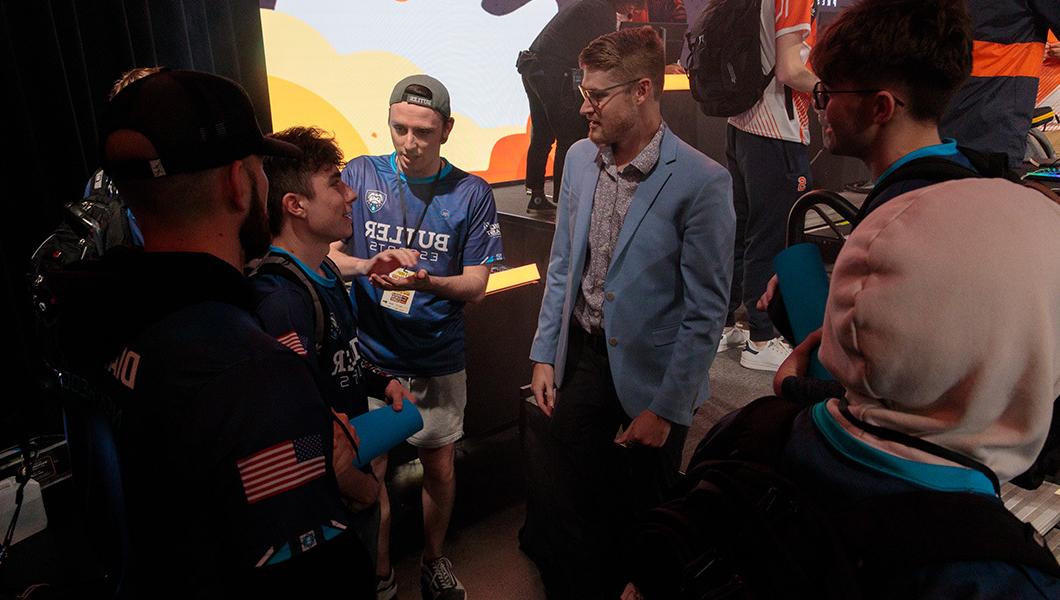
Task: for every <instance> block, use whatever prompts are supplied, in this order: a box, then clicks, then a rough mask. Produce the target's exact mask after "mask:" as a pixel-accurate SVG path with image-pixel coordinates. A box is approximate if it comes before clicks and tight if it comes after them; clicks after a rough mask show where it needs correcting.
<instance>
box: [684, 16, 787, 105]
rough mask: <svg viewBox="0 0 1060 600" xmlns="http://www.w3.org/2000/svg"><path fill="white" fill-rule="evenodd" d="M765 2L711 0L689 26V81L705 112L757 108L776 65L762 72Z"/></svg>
mask: <svg viewBox="0 0 1060 600" xmlns="http://www.w3.org/2000/svg"><path fill="white" fill-rule="evenodd" d="M761 11H762V2H761V0H711V2H710V4H708V5H707V7H706V8H705V9H703V12H702V13H700V15H699V17H698V18H697V19H696V21H695V23H693V25H692V27H690V28H689V30H688V33H687V34H685V36H686V37H687V39H688V83H689V88H690V89H691V91H692V97H693V98H695V100H696V102H698V103H699V108H700V110H702V111H703V114H705V115H707V116H710V117H731V116H733V115H738V114H740V113H742V112H744V111H745V110H747V109H749V108H751V107H752V106H754V104H755V102H758V100H759V99H761V98H762V92H763V91H764V90H765V89H766V86H767V85H769V82H770V81H772V80H773V75H774V72H775V71H776V68H775V67H774V68H773V69H770V71H769V72H768V73H766V74H764V75H763V74H762V43H761V38H760V34H759V30H760V29H761V27H762V25H761V18H762V17H761Z"/></svg>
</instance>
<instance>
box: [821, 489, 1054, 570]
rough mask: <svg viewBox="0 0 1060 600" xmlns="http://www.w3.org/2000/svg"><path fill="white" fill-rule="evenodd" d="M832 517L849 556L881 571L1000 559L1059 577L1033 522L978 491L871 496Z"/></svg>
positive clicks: (1050, 555) (1049, 553)
mask: <svg viewBox="0 0 1060 600" xmlns="http://www.w3.org/2000/svg"><path fill="white" fill-rule="evenodd" d="M832 517H833V518H834V519H836V524H837V528H836V529H837V531H839V532H841V535H842V536H843V538H844V539H845V541H846V543H847V544H848V547H849V548H851V550H852V551H853V552H854V553H855V554H856V555H855V556H854V557H852V558H853V559H854V560H855V561H856V560H859V559H860V560H863V561H864V564H865V566H866V567H867V568H869V569H870V570H872V571H877V572H879V573H881V574H883V576H887V575H888V574H893V573H894V572H895V570H901V569H902V568H910V567H917V566H923V565H928V564H933V563H944V562H958V561H1002V562H1006V563H1010V564H1014V565H1024V566H1028V567H1033V568H1035V569H1038V570H1039V571H1041V572H1043V573H1046V574H1048V575H1051V576H1053V577H1060V565H1057V562H1056V558H1054V557H1053V555H1052V553H1051V552H1050V551H1049V549H1048V548H1047V547H1045V545H1044V540H1043V539H1042V537H1041V536H1040V535H1039V534H1038V532H1037V531H1035V529H1034V527H1032V526H1031V525H1030V524H1028V523H1024V522H1022V521H1020V520H1019V519H1018V518H1016V516H1015V515H1013V514H1012V513H1011V512H1009V511H1008V510H1007V509H1006V508H1005V506H1004V505H1003V504H1002V503H1001V501H1000V500H998V499H996V498H991V497H989V496H986V495H983V494H974V493H965V492H938V491H917V492H907V493H902V494H892V495H884V496H874V497H871V498H867V499H865V500H862V501H860V502H858V503H857V504H856V505H855V506H854V507H853V508H851V509H850V510H847V511H842V512H840V513H838V514H833V515H832ZM899 525H900V526H899Z"/></svg>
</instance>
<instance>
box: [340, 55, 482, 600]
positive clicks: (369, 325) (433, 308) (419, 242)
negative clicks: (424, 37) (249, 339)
mask: <svg viewBox="0 0 1060 600" xmlns="http://www.w3.org/2000/svg"><path fill="white" fill-rule="evenodd" d="M453 122H454V121H453V118H452V116H451V113H450V100H449V91H448V90H447V89H446V88H445V86H444V85H442V83H441V82H440V81H438V80H437V79H434V78H433V77H429V76H427V75H413V76H410V77H406V78H405V79H403V80H401V81H399V82H398V83H397V85H396V86H394V90H393V92H392V93H391V95H390V112H389V125H390V136H391V139H392V141H393V143H394V152H393V153H392V154H390V155H383V156H361V157H358V158H355V159H354V160H352V161H350V162H349V163H348V164H347V165H346V168H345V169H343V172H342V180H343V181H344V182H346V183H347V184H348V185H349V186H350V187H351V188H353V189H354V190H355V191H356V193H357V195H358V197H360V198H361V202H359V203H358V204H357V205H356V206H354V209H353V211H352V219H353V234H352V235H351V236H349V237H348V238H347V239H346V241H345V243H343V242H338V243H336V244H334V245H333V251H332V253H331V257H332V259H334V260H335V263H336V264H337V265H338V266H339V268H340V269H341V270H342V274H343V275H344V276H350V275H357V274H362V273H363V272H364V265H365V263H366V262H367V261H370V260H372V259H373V257H375V256H377V255H379V254H380V253H382V252H386V251H388V250H390V249H407V250H408V251H412V252H415V253H416V254H417V255H418V262H417V264H416V265H415V266H413V267H411V268H409V269H403V270H400V271H399V270H395V271H394V272H392V273H390V274H379V273H372V274H370V276H369V277H358V278H357V279H356V280H354V282H353V291H352V294H353V296H354V298H355V301H356V303H357V309H358V327H359V332H358V338H359V340H360V344H361V349H362V352H363V353H364V355H365V357H366V358H367V359H368V360H370V361H371V362H372V363H374V364H377V365H379V366H380V367H381V368H383V369H385V370H386V371H387V372H389V373H393V374H394V375H396V376H397V377H398V378H399V379H401V380H402V383H404V384H405V385H406V386H407V387H408V388H409V389H410V390H412V395H413V397H414V398H415V399H416V405H417V407H418V408H419V409H420V412H421V414H422V415H423V422H424V428H423V430H421V431H420V432H419V433H417V434H416V435H414V436H413V437H411V438H409V443H411V444H412V445H413V446H416V448H417V449H418V451H419V457H420V461H421V462H422V464H423V529H424V550H423V560H422V570H421V584H422V587H423V591H424V596H425V597H426V598H429V599H430V600H435V599H442V600H462V599H463V598H464V597H465V594H464V588H463V585H462V584H461V583H460V581H459V580H458V579H457V578H456V576H455V575H454V574H453V570H452V563H451V562H450V561H449V559H448V558H446V557H445V556H444V553H443V543H444V541H445V532H446V529H447V528H448V526H449V517H450V515H451V514H452V510H453V501H454V496H455V493H456V481H455V479H454V469H453V458H454V449H455V443H456V441H457V440H459V439H460V437H461V436H462V435H463V433H464V406H465V404H466V403H467V390H466V376H465V372H464V315H463V307H464V304H465V303H467V302H478V301H479V300H481V299H482V298H483V297H484V296H485V293H486V282H487V280H488V279H489V272H490V265H491V264H492V263H494V262H496V261H499V260H501V259H502V254H501V252H502V250H501V231H500V224H499V223H498V222H497V209H496V206H495V204H494V201H493V192H492V190H491V189H490V187H489V184H487V183H486V182H485V181H484V180H483V179H482V178H480V177H476V176H475V175H471V174H469V173H466V172H464V171H462V170H460V169H458V168H456V167H455V166H454V165H453V164H452V163H450V162H449V161H447V160H445V159H444V158H442V156H441V148H442V144H444V143H445V142H446V141H447V140H448V139H449V134H450V132H451V131H452V129H453ZM386 463H387V459H386V457H385V456H384V457H382V458H381V459H378V460H377V461H375V462H374V463H373V467H374V468H375V471H376V475H377V476H378V477H379V478H380V479H382V478H383V477H384V476H385V474H386ZM380 503H381V508H382V522H381V525H380V536H379V563H378V575H379V576H380V577H381V579H380V583H379V590H378V591H379V597H380V598H393V597H394V595H396V593H397V590H396V586H395V584H394V575H393V569H391V568H390V562H389V543H390V539H389V537H390V531H389V529H390V511H389V504H388V496H387V494H386V487H385V486H383V488H382V489H381V490H380Z"/></svg>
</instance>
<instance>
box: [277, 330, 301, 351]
mask: <svg viewBox="0 0 1060 600" xmlns="http://www.w3.org/2000/svg"><path fill="white" fill-rule="evenodd" d="M276 341H277V342H280V343H281V344H283V345H284V346H287V347H288V348H290V349H291V350H294V353H295V354H297V355H298V356H305V355H306V354H307V353H306V351H305V346H304V345H303V344H302V338H300V337H298V334H297V333H296V332H294V331H292V332H290V333H286V334H284V335H281V336H280V337H278V338H276Z"/></svg>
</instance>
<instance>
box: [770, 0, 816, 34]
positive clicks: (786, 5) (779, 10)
mask: <svg viewBox="0 0 1060 600" xmlns="http://www.w3.org/2000/svg"><path fill="white" fill-rule="evenodd" d="M813 2H814V0H774V3H775V8H776V21H775V24H776V32H777V35H778V36H779V35H782V34H784V33H790V32H791V31H798V30H800V29H805V30H809V28H810V14H811V11H812V10H813Z"/></svg>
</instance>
